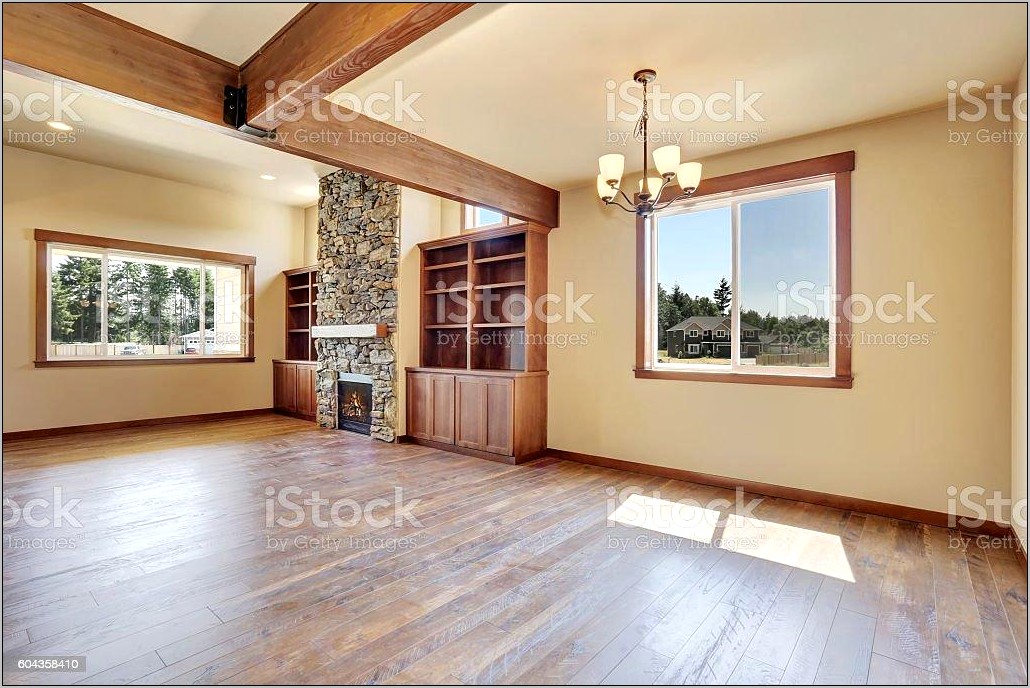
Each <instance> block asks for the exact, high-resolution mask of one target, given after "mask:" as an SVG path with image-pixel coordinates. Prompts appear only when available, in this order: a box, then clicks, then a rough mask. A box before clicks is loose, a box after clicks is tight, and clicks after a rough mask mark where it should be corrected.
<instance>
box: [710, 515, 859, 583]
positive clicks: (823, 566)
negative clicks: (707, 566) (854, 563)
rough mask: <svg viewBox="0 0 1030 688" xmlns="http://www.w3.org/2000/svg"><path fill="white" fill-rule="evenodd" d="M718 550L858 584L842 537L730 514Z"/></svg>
mask: <svg viewBox="0 0 1030 688" xmlns="http://www.w3.org/2000/svg"><path fill="white" fill-rule="evenodd" d="M719 546H720V547H722V548H723V549H727V550H730V551H734V552H740V553H741V554H745V555H747V556H749V557H756V558H758V559H764V560H766V561H774V562H777V563H779V564H785V565H786V566H791V567H793V568H796V569H804V570H805V571H812V572H813V573H821V574H822V575H824V576H830V577H832V578H839V579H840V580H843V581H847V582H849V583H854V582H855V577H854V574H853V573H852V571H851V564H849V563H848V556H847V554H846V553H845V552H844V543H843V542H841V539H840V536H838V535H833V534H831V533H823V532H820V531H818V530H810V529H808V528H798V527H797V526H788V525H784V524H782V523H773V522H772V521H763V520H761V519H757V518H746V517H744V516H737V515H735V514H730V516H729V517H728V518H727V520H726V526H725V528H724V529H723V531H722V537H721V538H720V542H719Z"/></svg>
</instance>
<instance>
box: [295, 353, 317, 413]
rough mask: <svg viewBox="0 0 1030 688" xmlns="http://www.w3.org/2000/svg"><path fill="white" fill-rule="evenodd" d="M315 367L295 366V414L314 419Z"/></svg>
mask: <svg viewBox="0 0 1030 688" xmlns="http://www.w3.org/2000/svg"><path fill="white" fill-rule="evenodd" d="M316 404H317V402H316V401H315V366H313V365H300V364H298V365H297V413H299V414H300V415H302V416H308V417H310V418H314V417H315V410H316V408H317V406H316Z"/></svg>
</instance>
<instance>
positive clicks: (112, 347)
mask: <svg viewBox="0 0 1030 688" xmlns="http://www.w3.org/2000/svg"><path fill="white" fill-rule="evenodd" d="M35 238H36V250H37V270H38V271H39V273H38V274H37V277H36V291H37V294H36V365H37V366H53V365H124V364H134V363H135V364H139V363H196V362H202V361H212V362H218V361H222V362H225V361H250V360H253V317H252V313H253V307H252V306H253V299H252V295H253V269H254V264H255V260H254V258H253V257H252V256H242V255H235V254H226V253H216V252H213V251H198V250H195V249H186V248H174V247H171V246H159V245H156V244H144V243H141V242H134V241H122V240H118V239H108V238H103V237H90V236H83V235H78V234H68V233H63V232H49V231H46V230H36V236H35Z"/></svg>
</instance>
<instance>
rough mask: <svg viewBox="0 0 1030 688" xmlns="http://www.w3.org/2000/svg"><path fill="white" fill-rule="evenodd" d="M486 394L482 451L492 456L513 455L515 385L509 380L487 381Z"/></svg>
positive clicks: (485, 385)
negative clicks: (490, 453)
mask: <svg viewBox="0 0 1030 688" xmlns="http://www.w3.org/2000/svg"><path fill="white" fill-rule="evenodd" d="M483 388H484V390H485V392H486V399H485V402H486V403H485V404H484V406H485V408H486V422H485V423H484V434H485V436H486V437H485V442H484V445H483V449H484V450H485V451H488V452H493V453H494V454H504V455H505V456H511V455H512V454H514V450H515V447H514V442H513V435H514V425H515V422H514V421H515V414H514V411H515V400H514V394H515V385H514V384H513V383H512V381H511V380H488V381H486V383H485V384H484V385H483Z"/></svg>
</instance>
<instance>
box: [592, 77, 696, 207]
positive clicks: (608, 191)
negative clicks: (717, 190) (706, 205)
mask: <svg viewBox="0 0 1030 688" xmlns="http://www.w3.org/2000/svg"><path fill="white" fill-rule="evenodd" d="M657 76H658V75H657V73H656V72H655V71H654V70H653V69H641V70H640V71H638V72H637V73H636V74H634V75H633V80H634V81H636V82H637V83H638V84H640V86H641V88H642V89H643V92H644V98H643V108H642V112H641V114H640V119H639V120H637V125H636V127H635V129H634V132H633V133H634V135H635V136H636V137H637V138H639V139H641V140H642V141H643V144H644V171H643V173H642V175H641V178H640V181H639V182H638V183H637V188H636V194H635V196H634V198H633V199H630V197H629V196H627V195H626V193H625V192H624V191H623V190H622V188H621V185H622V175H623V172H624V171H625V169H626V158H625V156H623V155H622V154H621V153H609V154H607V155H602V156H601V157H600V158H598V159H597V167H598V172H599V173H598V175H597V195H598V196H599V197H600V199H601V200H602V201H604V204H605V206H609V205H614V206H616V207H618V208H621V209H623V210H625V211H627V212H630V213H635V214H637V215H639V216H640V217H650V216H651V215H653V214H654V212H655V211H656V210H661V209H662V208H667V207H668V206H669V205H671V204H673V203H675V202H676V201H681V200H683V199H684V198H690V197H691V196H693V195H694V192H695V191H697V187H698V185H699V184H700V183H701V163H699V162H680V160H681V158H680V147H679V146H676V145H669V146H662V147H661V148H657V149H655V150H654V152H653V153H652V154H651V155H652V157H653V158H654V168H655V171H657V172H658V175H659V176H657V177H655V176H653V175H650V161H649V160H648V155H647V144H648V142H649V140H648V135H647V121H648V119H649V112H648V110H649V108H650V102H649V100H648V86H649V85H650V83H651V82H652V81H654V80H655V78H656V77H657ZM674 180H675V181H674ZM673 183H675V185H676V190H677V192H678V193H676V195H675V196H673V197H671V198H666V199H665V200H662V194H663V192H664V191H665V190H666V188H667V187H669V186H670V185H671V184H673Z"/></svg>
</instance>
